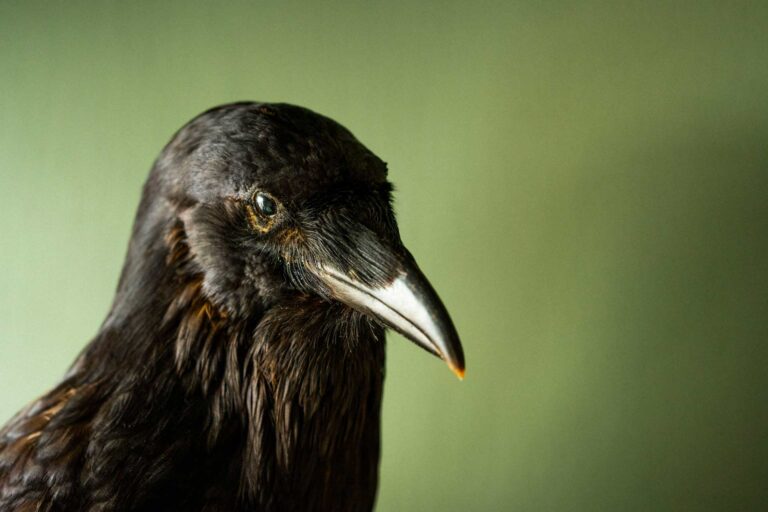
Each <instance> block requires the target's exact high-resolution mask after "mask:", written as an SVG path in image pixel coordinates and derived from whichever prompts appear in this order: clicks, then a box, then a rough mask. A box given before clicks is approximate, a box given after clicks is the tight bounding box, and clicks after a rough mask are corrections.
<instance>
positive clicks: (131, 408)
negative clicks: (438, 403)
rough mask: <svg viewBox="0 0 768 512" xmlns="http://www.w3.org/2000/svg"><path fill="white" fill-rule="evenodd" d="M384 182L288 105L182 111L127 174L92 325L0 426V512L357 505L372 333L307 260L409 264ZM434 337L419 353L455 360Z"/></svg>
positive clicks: (367, 431) (371, 377)
mask: <svg viewBox="0 0 768 512" xmlns="http://www.w3.org/2000/svg"><path fill="white" fill-rule="evenodd" d="M390 190H391V187H390V185H389V183H388V182H387V181H386V166H385V164H384V163H383V162H382V161H381V160H379V159H378V158H377V157H376V156H375V155H373V154H372V153H371V152H370V151H368V150H367V149H366V148H365V147H364V146H362V145H361V144H360V143H359V142H358V141H357V140H356V139H355V138H354V137H353V136H352V135H351V134H350V133H349V132H348V131H347V130H346V129H344V128H343V127H341V126H340V125H338V124H337V123H335V122H334V121H332V120H330V119H328V118H325V117H322V116H319V115H317V114H315V113H313V112H310V111H308V110H306V109H302V108H299V107H295V106H290V105H277V104H275V105H270V104H257V103H240V104H232V105H226V106H223V107H219V108H216V109H213V110H210V111H208V112H206V113H204V114H202V115H200V116H198V117H197V118H195V119H194V120H192V121H191V122H190V123H188V124H187V125H186V126H185V127H184V128H183V129H182V130H180V131H179V132H178V133H177V134H176V135H175V136H174V138H173V139H172V140H171V142H170V143H169V144H168V145H167V146H166V148H165V149H164V150H163V152H162V153H161V155H160V156H159V157H158V159H157V161H156V162H155V165H154V167H153V170H152V172H151V174H150V177H149V179H148V181H147V183H146V185H145V188H144V194H143V198H142V201H141V204H140V206H139V211H138V214H137V217H136V222H135V224H134V229H133V234H132V237H131V241H130V245H129V248H128V254H127V257H126V262H125V265H124V268H123V272H122V275H121V278H120V282H119V285H118V290H117V293H116V296H115V300H114V303H113V306H112V309H111V311H110V313H109V315H108V316H107V318H106V320H105V321H104V324H103V325H102V327H101V329H100V330H99V332H98V334H97V335H96V337H95V338H94V340H93V341H91V343H90V344H89V345H88V346H87V347H86V348H85V350H84V351H83V352H82V354H81V355H80V356H79V357H78V359H77V361H76V362H75V363H74V365H73V366H72V368H71V369H70V370H69V372H68V373H67V375H66V377H65V378H64V379H63V381H62V382H61V384H59V385H58V386H57V387H56V388H55V389H53V390H52V391H51V392H49V393H48V394H46V395H44V396H43V397H42V398H40V399H38V400H37V401H35V402H33V403H32V404H31V405H30V406H29V407H27V408H26V409H25V410H23V411H21V412H20V413H19V414H18V415H17V416H16V417H14V418H13V419H12V420H11V421H10V422H9V423H8V424H7V425H6V426H5V427H4V428H3V430H2V431H0V510H2V511H33V510H35V511H70V510H72V511H74V510H88V511H102V510H103V511H106V510H126V511H139V510H145V511H150V510H189V511H202V510H206V511H213V510H222V511H224V510H226V511H237V510H263V511H279V510H335V511H346V510H349V511H352V510H355V511H357V510H369V509H371V508H372V506H373V503H374V499H375V493H376V485H377V473H378V458H379V412H380V405H381V393H382V385H383V377H384V330H383V327H382V326H381V325H380V323H379V322H378V321H377V320H376V315H371V314H366V312H365V310H364V308H362V309H361V308H360V307H356V305H355V304H352V303H349V304H347V303H343V301H339V300H336V298H337V296H336V295H337V292H336V291H335V288H334V281H333V280H331V279H326V278H325V277H324V276H325V274H324V272H325V269H328V268H331V269H340V270H341V272H342V273H343V274H344V275H347V276H352V277H353V278H354V282H355V283H358V284H359V286H360V287H361V289H363V288H364V289H371V290H379V289H381V287H385V286H388V283H392V282H393V281H394V280H395V279H396V277H397V275H398V272H403V270H402V269H404V268H416V267H415V266H414V265H415V264H413V263H412V258H411V257H410V255H409V254H408V252H407V251H406V250H405V249H404V248H403V247H402V244H401V242H400V238H399V234H398V231H397V226H396V223H395V220H394V216H393V214H392V210H391V207H390ZM259 192H261V193H265V194H267V193H268V194H269V197H270V198H272V197H274V200H275V205H274V206H275V210H274V211H273V210H272V209H271V208H270V209H266V208H264V202H263V201H259V202H257V201H256V200H255V199H254V198H255V194H257V193H259ZM270 200H271V199H270ZM260 207H261V209H259V208H260ZM419 275H420V274H419ZM329 283H330V284H329ZM425 289H428V290H431V288H429V286H428V284H427V285H426V288H425ZM430 293H433V292H430ZM350 304H352V306H354V307H350ZM395 327H396V328H397V326H395ZM450 329H451V330H452V329H453V328H452V325H451V326H450ZM452 336H454V338H455V332H454V333H453V334H452ZM451 343H453V342H451ZM451 343H449V345H448V346H449V347H451V350H452V351H453V352H451V353H450V354H448V355H447V356H445V355H443V354H440V350H439V349H431V348H430V347H427V348H428V349H430V350H432V351H433V352H435V353H438V354H439V355H441V356H442V357H445V358H446V360H447V361H449V364H452V367H455V368H457V369H458V370H456V371H461V372H463V359H462V356H461V352H460V346H458V349H455V346H456V345H458V339H457V338H456V341H455V343H453V344H451Z"/></svg>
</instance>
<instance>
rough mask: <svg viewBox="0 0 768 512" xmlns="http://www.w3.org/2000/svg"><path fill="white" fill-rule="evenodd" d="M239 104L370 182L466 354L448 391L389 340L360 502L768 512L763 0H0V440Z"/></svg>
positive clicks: (414, 355)
mask: <svg viewBox="0 0 768 512" xmlns="http://www.w3.org/2000/svg"><path fill="white" fill-rule="evenodd" d="M761 4H762V5H761ZM241 99H257V100H264V101H287V102H291V103H297V104H300V105H304V106H307V107H310V108H312V109H313V110H316V111H318V112H321V113H324V114H326V115H328V116H330V117H333V118H335V119H337V120H338V121H340V122H341V123H343V124H345V125H346V126H347V127H349V128H350V129H351V130H352V131H353V132H354V133H355V134H356V135H357V136H358V137H359V138H360V139H361V140H362V141H363V142H364V143H365V144H366V145H368V146H369V147H370V148H371V149H372V150H373V151H375V152H376V153H377V154H379V155H380V156H381V157H382V158H383V159H384V160H386V161H387V162H388V163H389V166H390V172H391V179H392V181H393V182H394V183H395V185H396V187H397V195H396V208H397V212H398V216H399V221H400V226H401V229H402V235H403V239H404V240H405V242H406V244H407V245H408V246H409V248H410V249H411V251H412V252H413V254H414V255H415V256H416V258H417V259H418V260H419V262H420V264H421V267H422V268H423V269H424V271H425V272H426V273H427V275H429V276H430V278H431V280H432V282H433V284H434V285H435V287H436V288H437V290H438V291H439V293H440V294H441V296H442V298H443V300H444V301H445V303H446V304H447V306H448V308H449V310H450V311H451V312H452V315H453V318H454V320H455V323H456V325H457V327H458V330H459V332H460V333H461V335H462V339H463V343H464V347H465V351H466V353H467V363H468V370H467V377H466V380H465V381H464V382H459V381H458V380H456V379H455V377H453V375H451V373H450V372H449V371H448V370H447V369H446V368H445V367H444V365H442V364H441V363H440V361H439V360H437V359H435V358H431V357H429V356H428V355H427V354H426V353H424V352H423V351H421V350H419V349H417V348H416V347H414V346H413V345H412V344H410V343H407V342H405V341H403V340H402V339H401V338H399V337H398V336H391V337H390V343H389V353H388V374H387V385H386V391H385V403H384V417H383V422H384V423H383V424H384V434H383V435H384V437H383V447H384V455H383V459H382V463H381V485H380V491H379V501H378V510H380V511H423V510H441V511H449V510H457V511H458V510H463V511H467V510H525V511H527V510H530V511H549V510H558V511H571V510H585V511H595V510H606V511H617V510H622V511H624V510H642V511H647V510H670V511H671V510H766V509H768V508H766V507H768V376H767V375H766V374H767V373H768V347H766V342H767V341H768V258H766V248H768V201H767V199H768V144H767V142H768V3H766V2H754V3H753V4H750V3H731V2H722V1H718V2H690V3H686V2H658V3H657V2H647V1H643V2H640V1H638V2H596V1H588V2H578V3H573V4H568V3H565V2H546V1H545V2H525V3H520V2H498V3H487V2H474V3H470V2H432V3H426V2H402V3H391V2H387V3H384V2H360V3H351V2H350V3H315V2H306V3H295V2H274V3H266V2H251V3H243V4H234V3H223V2H221V3H214V2H210V3H198V4H191V3H189V2H162V3H158V4H153V3H142V2H92V3H81V2H45V3H42V2H40V3H38V2H29V1H26V2H8V1H3V0H0V244H1V246H2V251H1V253H0V422H4V421H5V419H7V418H8V417H10V416H11V415H12V414H13V413H14V412H15V411H16V410H17V409H18V408H20V407H21V406H22V405H23V404H25V403H26V402H28V401H29V400H31V399H32V398H34V397H35V396H36V395H38V394H40V393H41V392H43V391H44V390H46V388H48V387H50V386H51V385H52V384H53V383H54V382H56V380H57V379H58V378H59V377H60V376H61V375H62V374H63V371H64V370H65V368H66V367H67V365H68V364H69V363H70V362H71V361H72V360H73V358H74V356H75V355H76V354H77V352H78V351H79V350H80V348H81V347H82V346H83V345H84V344H85V343H86V342H87V340H88V339H89V338H90V337H91V336H92V335H93V334H94V333H95V332H96V330H97V328H98V326H99V324H100V322H101V320H102V318H103V317H104V315H105V313H106V311H107V308H108V306H109V303H110V300H111V297H112V294H113V291H114V288H115V284H116V282H117V277H118V272H119V270H120V267H121V265H122V258H123V255H124V251H125V247H126V243H127V239H128V235H129V229H130V226H131V222H132V219H133V215H134V211H135V208H136V206H137V203H138V199H139V192H140V187H141V184H142V182H143V180H144V178H145V176H146V173H147V171H148V169H149V167H150V165H151V163H152V161H153V159H154V158H155V156H156V154H157V153H158V152H159V150H160V149H161V147H162V146H163V145H164V143H165V142H166V141H167V140H168V138H169V137H170V136H171V134H172V133H173V132H174V131H175V130H176V129H177V128H179V127H180V126H181V125H182V124H183V123H185V122H186V121H187V120H188V119H189V118H191V117H192V116H194V115H196V114H197V113H199V112H201V111H203V110H205V109H207V108H209V107H211V106H214V105H217V104H221V103H225V102H230V101H234V100H241Z"/></svg>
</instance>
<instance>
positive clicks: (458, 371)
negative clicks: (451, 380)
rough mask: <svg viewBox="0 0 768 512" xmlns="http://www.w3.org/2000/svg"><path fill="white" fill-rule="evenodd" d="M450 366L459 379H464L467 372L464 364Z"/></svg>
mask: <svg viewBox="0 0 768 512" xmlns="http://www.w3.org/2000/svg"><path fill="white" fill-rule="evenodd" d="M449 368H450V369H451V371H452V372H453V374H454V375H456V377H458V378H459V380H464V372H466V369H465V368H464V365H461V366H453V365H449Z"/></svg>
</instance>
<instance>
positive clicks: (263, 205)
mask: <svg viewBox="0 0 768 512" xmlns="http://www.w3.org/2000/svg"><path fill="white" fill-rule="evenodd" d="M256 206H257V207H258V208H259V211H260V212H261V213H263V214H264V215H266V216H267V217H271V216H273V215H274V214H276V213H277V204H276V203H275V200H274V199H272V198H271V197H269V196H268V195H267V194H265V193H263V192H259V193H258V194H256Z"/></svg>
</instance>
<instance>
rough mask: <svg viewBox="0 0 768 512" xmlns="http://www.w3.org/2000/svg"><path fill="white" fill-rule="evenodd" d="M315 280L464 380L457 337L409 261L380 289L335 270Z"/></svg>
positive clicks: (322, 272)
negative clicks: (432, 356)
mask: <svg viewBox="0 0 768 512" xmlns="http://www.w3.org/2000/svg"><path fill="white" fill-rule="evenodd" d="M319 277H320V278H321V279H322V280H323V282H324V283H325V284H326V286H328V287H329V288H330V290H331V293H332V294H333V296H334V298H336V299H337V300H339V301H341V302H343V303H345V304H347V305H348V306H350V307H352V308H354V309H357V310H359V311H362V312H363V313H366V314H369V315H372V316H374V317H376V318H377V319H378V320H379V321H381V322H382V323H383V324H385V325H386V326H388V327H390V328H392V329H394V330H395V331H397V332H399V333H400V334H402V335H403V336H405V337H406V338H408V339H409V340H411V341H413V342H414V343H416V344H417V345H419V346H421V347H422V348H424V349H426V350H428V351H429V352H431V353H432V354H434V355H436V356H438V357H440V358H441V359H443V360H444V361H445V362H446V363H447V364H448V367H449V368H450V369H451V371H452V372H453V373H454V374H456V376H457V377H458V378H459V379H463V378H464V352H463V350H462V348H461V342H460V341H459V335H458V333H457V332H456V328H455V327H454V326H453V322H452V321H451V317H450V316H449V315H448V311H447V310H446V309H445V306H444V305H443V303H442V301H441V300H440V297H438V296H437V293H436V292H435V290H434V289H433V288H432V285H431V284H429V281H428V280H427V278H426V277H425V276H424V274H423V273H422V272H421V270H420V269H419V267H418V266H417V265H416V263H415V262H414V261H413V260H412V259H410V258H409V259H408V261H406V262H405V263H403V264H402V266H401V268H400V270H399V272H398V273H397V275H396V277H395V278H394V279H393V280H392V281H391V282H390V283H389V284H386V285H383V286H381V287H375V286H369V285H367V284H365V283H363V282H361V281H360V280H359V279H356V278H355V274H354V273H353V272H349V273H348V274H345V273H343V272H341V271H339V270H338V269H336V268H333V267H328V266H323V267H322V269H321V270H320V272H319Z"/></svg>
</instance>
